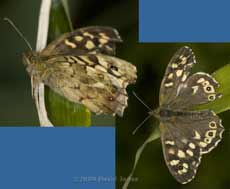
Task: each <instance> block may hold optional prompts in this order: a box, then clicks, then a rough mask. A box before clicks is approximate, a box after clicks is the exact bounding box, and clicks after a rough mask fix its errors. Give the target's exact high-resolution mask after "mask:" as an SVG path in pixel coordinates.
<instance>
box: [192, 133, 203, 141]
mask: <svg viewBox="0 0 230 189" xmlns="http://www.w3.org/2000/svg"><path fill="white" fill-rule="evenodd" d="M194 134H195V136H194V137H193V138H194V139H196V140H199V139H200V138H201V136H200V134H199V133H198V132H197V131H194Z"/></svg>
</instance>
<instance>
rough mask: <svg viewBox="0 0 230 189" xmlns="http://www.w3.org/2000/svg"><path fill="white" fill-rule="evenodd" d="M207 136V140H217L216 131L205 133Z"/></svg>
mask: <svg viewBox="0 0 230 189" xmlns="http://www.w3.org/2000/svg"><path fill="white" fill-rule="evenodd" d="M205 136H206V137H207V138H215V136H216V130H209V131H207V132H206V133H205Z"/></svg>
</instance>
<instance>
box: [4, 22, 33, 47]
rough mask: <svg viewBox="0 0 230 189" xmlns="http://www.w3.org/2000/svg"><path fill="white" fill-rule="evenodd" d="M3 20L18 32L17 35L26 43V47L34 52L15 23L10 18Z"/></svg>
mask: <svg viewBox="0 0 230 189" xmlns="http://www.w3.org/2000/svg"><path fill="white" fill-rule="evenodd" d="M3 20H4V21H6V22H8V23H9V24H10V25H11V26H12V27H13V28H14V30H15V31H16V32H17V34H18V35H19V36H20V37H21V38H22V39H23V40H24V41H25V42H26V45H27V46H28V48H29V49H30V50H31V51H32V50H33V49H32V47H31V45H30V43H29V42H28V40H27V39H26V37H25V36H24V35H23V34H22V32H21V31H20V30H19V29H18V27H17V26H16V25H15V24H14V23H13V21H12V20H10V19H9V18H3Z"/></svg>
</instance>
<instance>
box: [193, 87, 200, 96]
mask: <svg viewBox="0 0 230 189" xmlns="http://www.w3.org/2000/svg"><path fill="white" fill-rule="evenodd" d="M198 89H199V86H197V85H196V86H193V87H192V90H193V91H192V94H193V95H194V94H196V92H197V91H198Z"/></svg>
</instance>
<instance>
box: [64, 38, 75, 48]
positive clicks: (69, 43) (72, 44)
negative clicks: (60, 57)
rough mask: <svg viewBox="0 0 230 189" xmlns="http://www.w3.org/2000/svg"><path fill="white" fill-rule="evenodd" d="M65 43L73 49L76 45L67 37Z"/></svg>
mask: <svg viewBox="0 0 230 189" xmlns="http://www.w3.org/2000/svg"><path fill="white" fill-rule="evenodd" d="M65 44H66V45H67V46H69V47H71V48H73V49H74V48H76V47H77V45H76V44H75V43H72V42H70V41H69V40H68V39H65Z"/></svg>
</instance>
